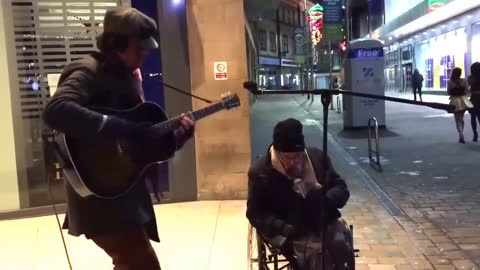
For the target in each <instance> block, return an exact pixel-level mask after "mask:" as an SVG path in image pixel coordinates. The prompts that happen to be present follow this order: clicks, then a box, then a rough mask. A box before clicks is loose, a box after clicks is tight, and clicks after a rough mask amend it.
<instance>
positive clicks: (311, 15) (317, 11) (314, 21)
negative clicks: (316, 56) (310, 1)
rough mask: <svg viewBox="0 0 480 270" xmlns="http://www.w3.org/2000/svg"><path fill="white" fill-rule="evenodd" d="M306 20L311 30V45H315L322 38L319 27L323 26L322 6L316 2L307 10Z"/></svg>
mask: <svg viewBox="0 0 480 270" xmlns="http://www.w3.org/2000/svg"><path fill="white" fill-rule="evenodd" d="M307 21H308V22H309V23H310V31H312V42H313V45H317V44H318V43H319V42H320V41H321V40H322V33H321V32H320V29H322V27H323V7H322V6H321V5H319V4H316V5H315V6H313V7H312V8H310V9H309V10H308V17H307Z"/></svg>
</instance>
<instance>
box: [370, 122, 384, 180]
mask: <svg viewBox="0 0 480 270" xmlns="http://www.w3.org/2000/svg"><path fill="white" fill-rule="evenodd" d="M372 122H373V128H374V129H375V150H374V149H372V142H371V140H372V134H371V133H372V125H371V123H372ZM372 153H375V157H376V160H374V159H373V157H372ZM368 159H369V160H370V164H371V165H373V164H375V165H376V169H377V170H379V171H381V170H382V164H381V163H380V139H379V136H378V122H377V119H376V118H375V117H373V118H370V119H368Z"/></svg>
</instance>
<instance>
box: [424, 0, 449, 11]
mask: <svg viewBox="0 0 480 270" xmlns="http://www.w3.org/2000/svg"><path fill="white" fill-rule="evenodd" d="M444 5H445V0H428V12H432V11H434V10H436V9H439V8H441V7H443V6H444Z"/></svg>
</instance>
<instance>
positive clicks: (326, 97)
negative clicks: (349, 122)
mask: <svg viewBox="0 0 480 270" xmlns="http://www.w3.org/2000/svg"><path fill="white" fill-rule="evenodd" d="M243 87H244V88H245V89H247V90H249V91H250V92H251V93H252V94H254V95H291V94H295V95H305V94H311V95H320V96H321V101H322V106H323V157H322V158H323V168H324V170H323V175H322V177H323V179H325V178H326V177H327V170H326V169H327V168H328V161H327V156H328V155H327V145H328V143H327V142H328V138H327V136H328V106H329V105H330V103H331V101H332V96H333V95H340V94H342V95H350V96H358V97H367V98H373V99H379V100H387V101H393V102H398V103H405V104H412V105H420V106H427V107H430V108H434V109H439V110H446V111H447V112H448V113H453V112H454V110H455V106H453V105H448V104H442V103H434V102H421V101H413V100H409V99H402V98H395V97H389V96H382V95H373V94H367V93H358V92H352V91H345V90H338V89H314V90H263V89H262V90H259V89H258V86H257V83H256V82H253V81H247V82H244V83H243ZM321 216H322V218H323V220H325V219H326V211H325V210H324V209H322V212H321ZM321 224H322V270H326V255H325V246H326V235H327V227H328V224H327V222H326V221H325V222H321ZM337 267H338V266H337Z"/></svg>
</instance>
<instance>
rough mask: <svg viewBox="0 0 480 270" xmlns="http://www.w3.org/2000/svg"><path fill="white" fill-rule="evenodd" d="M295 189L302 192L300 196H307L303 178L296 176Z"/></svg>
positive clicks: (299, 192)
mask: <svg viewBox="0 0 480 270" xmlns="http://www.w3.org/2000/svg"><path fill="white" fill-rule="evenodd" d="M293 190H294V191H295V192H296V193H298V194H300V196H302V198H304V199H305V198H306V195H305V191H304V190H303V179H301V178H295V179H294V180H293Z"/></svg>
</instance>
